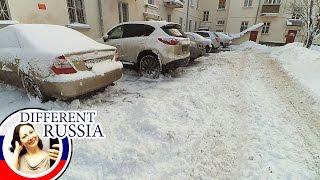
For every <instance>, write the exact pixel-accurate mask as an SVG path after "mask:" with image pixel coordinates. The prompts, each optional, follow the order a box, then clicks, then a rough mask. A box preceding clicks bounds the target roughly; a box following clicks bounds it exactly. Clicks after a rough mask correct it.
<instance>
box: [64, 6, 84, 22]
mask: <svg viewBox="0 0 320 180" xmlns="http://www.w3.org/2000/svg"><path fill="white" fill-rule="evenodd" d="M69 1H70V2H72V3H73V6H72V7H69ZM78 1H80V2H81V4H82V8H81V7H77V5H78V4H77V2H78ZM67 8H68V13H69V20H70V23H81V24H86V23H87V18H86V10H85V6H84V1H83V0H67ZM70 9H72V10H73V14H72V15H73V17H74V18H75V19H73V18H72V17H71V12H70ZM77 10H81V12H82V15H83V17H79V15H78V13H77Z"/></svg>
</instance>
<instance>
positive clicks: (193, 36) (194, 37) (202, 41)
mask: <svg viewBox="0 0 320 180" xmlns="http://www.w3.org/2000/svg"><path fill="white" fill-rule="evenodd" d="M185 34H186V35H187V37H188V38H189V39H190V40H191V41H193V42H195V43H197V44H198V46H204V47H205V49H206V52H207V53H208V52H210V51H211V48H212V41H211V40H210V39H207V38H204V37H202V36H201V35H199V34H197V33H193V32H185Z"/></svg>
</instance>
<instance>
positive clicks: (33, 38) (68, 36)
mask: <svg viewBox="0 0 320 180" xmlns="http://www.w3.org/2000/svg"><path fill="white" fill-rule="evenodd" d="M5 28H8V29H15V30H16V32H17V35H18V38H19V41H20V43H21V46H22V47H23V48H36V49H42V50H45V51H48V52H55V53H64V54H69V53H74V52H84V51H92V50H103V49H110V48H114V47H112V46H108V45H105V44H101V43H98V42H96V41H94V40H93V39H91V38H89V37H87V36H85V35H84V34H82V33H80V32H78V31H75V30H73V29H70V28H67V27H64V26H58V25H48V24H16V25H10V26H8V27H5ZM5 28H3V29H5Z"/></svg>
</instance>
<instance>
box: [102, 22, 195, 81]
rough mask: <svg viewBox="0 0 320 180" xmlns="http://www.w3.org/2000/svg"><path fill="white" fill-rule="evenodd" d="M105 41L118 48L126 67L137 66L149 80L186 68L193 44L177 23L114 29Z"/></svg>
mask: <svg viewBox="0 0 320 180" xmlns="http://www.w3.org/2000/svg"><path fill="white" fill-rule="evenodd" d="M103 40H104V42H105V43H106V44H109V45H112V46H116V47H117V48H118V50H119V53H120V60H121V61H122V63H123V64H129V65H134V66H135V67H137V69H138V70H139V71H140V73H141V74H142V75H144V76H147V77H150V78H157V77H158V76H159V74H160V73H161V72H163V71H167V70H171V69H175V68H177V67H181V66H186V65H187V64H188V63H189V59H190V52H189V47H190V40H189V38H187V37H186V35H185V34H184V32H183V31H182V30H181V27H180V25H179V24H176V23H171V22H165V21H136V22H125V23H121V24H119V25H117V26H116V27H114V28H112V29H111V30H110V31H109V32H108V33H106V34H105V35H104V37H103Z"/></svg>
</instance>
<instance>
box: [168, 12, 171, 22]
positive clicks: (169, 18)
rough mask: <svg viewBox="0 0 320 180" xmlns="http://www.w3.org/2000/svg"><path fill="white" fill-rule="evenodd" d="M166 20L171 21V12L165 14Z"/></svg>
mask: <svg viewBox="0 0 320 180" xmlns="http://www.w3.org/2000/svg"><path fill="white" fill-rule="evenodd" d="M167 22H171V14H168V16H167Z"/></svg>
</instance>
